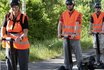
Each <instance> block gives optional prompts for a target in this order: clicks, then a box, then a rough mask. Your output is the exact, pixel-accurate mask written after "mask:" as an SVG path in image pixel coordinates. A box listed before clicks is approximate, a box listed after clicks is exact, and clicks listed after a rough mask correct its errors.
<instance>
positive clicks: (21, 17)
mask: <svg viewBox="0 0 104 70" xmlns="http://www.w3.org/2000/svg"><path fill="white" fill-rule="evenodd" d="M22 19H23V14H21V16H20V25H21V27H22V30H23V24H24V23H23V22H22Z"/></svg>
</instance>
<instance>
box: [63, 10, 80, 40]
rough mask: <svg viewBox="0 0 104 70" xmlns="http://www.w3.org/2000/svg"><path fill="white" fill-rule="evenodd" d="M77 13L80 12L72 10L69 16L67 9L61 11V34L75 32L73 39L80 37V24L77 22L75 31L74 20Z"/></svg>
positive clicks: (75, 20) (76, 17)
mask: <svg viewBox="0 0 104 70" xmlns="http://www.w3.org/2000/svg"><path fill="white" fill-rule="evenodd" d="M79 15H81V14H80V13H79V12H77V11H76V10H74V12H73V13H72V15H71V16H70V15H69V11H68V10H66V11H64V12H63V13H62V17H63V24H62V34H63V35H66V34H67V35H70V36H71V35H72V34H77V36H76V37H75V39H80V31H81V24H78V28H77V30H76V33H75V27H76V22H77V19H78V16H79Z"/></svg>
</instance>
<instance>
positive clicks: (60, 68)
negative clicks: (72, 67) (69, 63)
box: [58, 66, 66, 70]
mask: <svg viewBox="0 0 104 70" xmlns="http://www.w3.org/2000/svg"><path fill="white" fill-rule="evenodd" d="M58 70H66V69H65V67H64V66H60V67H59V68H58Z"/></svg>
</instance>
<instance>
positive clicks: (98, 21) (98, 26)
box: [92, 12, 104, 32]
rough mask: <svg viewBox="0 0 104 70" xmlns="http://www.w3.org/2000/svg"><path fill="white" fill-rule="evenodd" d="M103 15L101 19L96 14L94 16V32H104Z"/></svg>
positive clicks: (100, 16) (101, 14)
mask: <svg viewBox="0 0 104 70" xmlns="http://www.w3.org/2000/svg"><path fill="white" fill-rule="evenodd" d="M103 15H104V13H103V12H101V13H100V15H99V17H97V15H96V13H95V12H94V13H93V14H92V17H93V21H94V22H93V23H92V32H101V31H102V25H103Z"/></svg>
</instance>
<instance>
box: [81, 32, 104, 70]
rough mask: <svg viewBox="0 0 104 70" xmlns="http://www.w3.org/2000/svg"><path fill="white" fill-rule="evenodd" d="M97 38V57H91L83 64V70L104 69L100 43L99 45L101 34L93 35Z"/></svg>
mask: <svg viewBox="0 0 104 70" xmlns="http://www.w3.org/2000/svg"><path fill="white" fill-rule="evenodd" d="M93 35H95V36H96V45H97V48H96V57H95V56H90V57H89V58H88V60H86V61H83V62H82V64H81V65H82V70H94V69H104V63H103V62H102V61H101V60H100V57H101V53H100V43H99V36H98V35H99V33H93Z"/></svg>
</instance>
